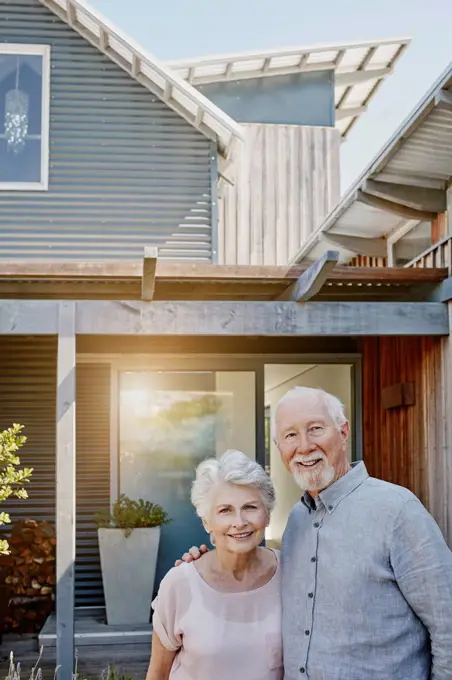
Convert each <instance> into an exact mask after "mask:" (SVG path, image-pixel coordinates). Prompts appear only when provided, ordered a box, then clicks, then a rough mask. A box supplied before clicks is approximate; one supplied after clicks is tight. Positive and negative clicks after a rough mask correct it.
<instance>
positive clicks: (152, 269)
mask: <svg viewBox="0 0 452 680" xmlns="http://www.w3.org/2000/svg"><path fill="white" fill-rule="evenodd" d="M156 255H157V254H156V253H155V252H153V251H152V250H148V251H147V252H146V256H145V258H144V261H143V262H129V263H127V262H122V263H111V262H99V263H86V262H80V263H74V262H71V263H66V262H60V263H58V262H54V263H51V264H40V265H38V264H34V263H30V262H26V263H25V262H16V263H5V264H0V295H1V297H2V300H1V301H0V342H1V343H2V348H3V350H4V351H2V356H3V359H2V362H3V366H4V367H5V370H9V371H11V365H12V364H11V361H8V360H7V359H8V357H9V358H10V359H11V358H12V357H16V359H15V361H16V362H18V363H20V364H21V366H22V371H23V372H22V374H21V377H20V380H17V381H16V386H17V384H19V383H20V384H21V385H22V387H21V388H17V394H19V396H20V394H24V389H23V385H24V384H25V385H27V380H28V385H30V384H31V385H32V386H33V389H35V390H36V393H37V394H38V397H37V398H36V399H35V400H34V401H33V404H34V406H33V407H32V409H35V410H34V411H33V414H34V415H33V418H34V420H33V418H31V420H30V435H32V431H33V429H32V428H33V427H34V426H35V427H37V424H38V421H39V420H40V419H41V422H40V425H42V413H43V412H39V410H38V409H37V405H38V404H40V406H41V408H43V404H44V402H45V403H46V404H47V406H46V409H45V414H46V415H45V417H46V418H49V414H51V412H52V409H54V410H56V424H55V421H53V426H52V427H53V434H54V441H52V439H51V436H52V427H51V426H50V421H49V427H48V430H47V431H48V432H49V433H50V434H49V439H48V441H46V442H45V443H43V450H44V449H45V455H46V456H47V458H46V466H47V467H46V471H42V470H41V471H40V470H39V469H38V466H39V461H38V460H37V459H36V460H35V463H34V467H35V468H36V472H37V473H38V474H39V475H41V477H42V475H44V476H45V479H44V480H43V484H42V485H41V490H42V489H44V488H47V489H50V486H51V484H52V475H54V479H55V483H54V491H55V514H54V519H55V520H56V527H57V554H56V557H57V562H56V575H57V589H56V615H55V620H54V623H53V621H52V620H49V622H48V624H47V631H46V629H45V628H44V629H43V631H42V633H41V637H42V639H41V641H42V642H43V643H44V644H48V649H47V650H46V652H45V653H46V654H48V655H50V656H49V658H50V657H51V656H52V654H53V653H55V656H56V662H57V663H58V664H59V665H61V670H60V676H61V677H63V678H64V679H65V678H69V677H71V674H72V670H73V659H74V649H75V647H77V648H78V649H79V653H80V656H81V657H82V656H86V658H89V657H90V656H91V658H95V657H96V654H97V655H98V656H97V659H100V658H101V657H102V659H107V658H110V659H111V660H114V659H113V648H114V647H115V653H116V652H117V650H118V649H119V647H118V646H117V645H118V644H119V639H120V638H121V639H120V644H121V645H122V644H126V643H127V640H128V642H129V643H130V644H129V646H128V650H129V651H128V652H127V655H129V656H130V655H131V657H130V658H132V657H133V655H134V653H136V654H137V657H136V661H137V663H139V664H141V666H140V669H141V670H140V671H137V672H139V673H141V672H142V669H143V668H145V664H146V663H147V660H148V655H149V647H148V640H149V637H150V627H149V628H148V629H146V630H143V631H126V630H122V631H113V630H111V629H109V627H108V626H106V625H105V623H104V622H103V618H102V617H103V614H102V610H101V609H99V603H101V602H100V600H99V601H98V606H97V609H96V610H91V611H88V610H86V609H85V611H83V610H82V609H81V608H79V609H77V610H75V604H76V598H77V597H78V598H79V607H80V603H82V606H83V598H84V597H86V598H87V599H88V600H89V597H88V595H87V593H88V594H89V593H90V592H91V594H92V592H94V591H96V592H98V593H100V590H99V581H98V580H97V583H93V582H90V579H89V578H87V579H85V580H84V579H83V570H86V571H87V572H89V574H90V578H91V576H92V573H93V572H92V560H93V559H96V557H95V554H94V552H93V550H94V551H95V546H94V543H95V532H94V530H93V528H92V525H91V524H90V522H91V521H92V517H91V515H92V512H93V509H94V506H95V505H96V504H98V505H99V504H100V505H102V504H105V503H106V504H109V503H110V502H111V500H112V499H114V498H115V497H117V494H118V492H119V489H120V470H119V453H120V451H119V448H118V418H119V415H120V414H119V411H118V400H119V398H120V394H121V382H120V375H121V374H122V373H126V374H129V375H130V374H134V373H136V372H142V371H148V372H149V371H150V372H152V373H153V374H157V373H160V375H161V374H162V373H165V372H172V373H174V372H178V373H180V372H182V371H183V372H184V373H191V374H192V375H191V376H190V379H193V380H198V381H199V380H200V377H199V374H200V373H202V374H203V375H204V378H203V379H205V380H214V384H215V385H216V386H217V388H218V385H219V382H218V381H221V380H224V376H226V375H228V376H229V378H230V376H231V374H234V375H240V379H241V382H240V381H239V382H240V386H237V385H239V383H237V384H236V385H235V386H234V385H232V386H231V382H230V381H229V384H228V387H227V390H228V391H229V392H232V393H237V394H240V395H241V397H242V402H241V403H242V404H243V403H244V400H245V394H246V392H245V391H244V389H245V387H246V385H248V386H249V389H250V391H249V396H247V397H246V399H247V400H252V402H253V409H252V410H251V411H250V413H249V414H248V415H249V418H248V419H247V422H248V424H249V427H248V428H247V427H244V426H243V423H242V424H241V426H240V431H241V436H242V437H246V438H247V440H248V442H249V448H250V449H252V453H253V455H255V456H256V459H257V460H259V462H261V463H262V464H263V465H266V464H268V463H269V459H267V458H266V455H267V452H268V445H267V438H268V432H267V429H266V428H267V427H268V418H266V407H268V403H267V397H266V392H267V391H268V389H269V388H268V385H267V387H266V381H267V382H268V381H269V380H270V378H269V377H268V376H269V375H270V373H271V371H270V368H271V367H275V366H283V367H285V369H284V370H285V375H286V377H287V376H289V378H290V379H291V378H292V377H293V375H294V374H293V373H290V374H289V373H288V371H289V367H292V366H295V365H298V366H303V367H304V366H310V367H318V366H327V367H329V372H330V373H331V371H332V368H333V367H336V366H337V367H342V368H343V369H344V370H345V368H344V367H348V368H347V370H348V371H349V375H350V383H349V388H350V389H349V391H350V414H351V420H352V426H353V436H352V450H351V456H352V457H353V458H355V459H359V458H361V457H363V458H364V460H365V462H366V464H367V466H368V469H369V472H370V473H371V474H375V475H376V476H380V477H383V478H385V479H389V480H390V481H394V482H396V483H400V484H404V485H406V486H409V487H410V488H412V490H413V491H414V492H415V493H417V494H418V496H419V497H420V498H421V499H422V500H423V502H424V503H426V504H427V506H429V504H430V503H431V501H432V499H433V497H435V502H434V503H433V505H432V507H433V508H435V507H436V505H435V504H436V503H437V504H438V508H439V503H440V502H439V501H438V500H437V499H438V493H439V492H440V485H444V484H447V480H446V481H445V480H444V479H439V475H438V472H437V470H438V462H440V461H441V460H442V458H444V456H445V455H446V450H447V449H446V448H445V442H446V437H447V436H448V432H449V430H448V428H449V427H450V416H449V415H448V412H447V408H446V402H445V398H446V397H445V395H446V392H447V389H448V383H447V375H448V373H447V368H446V367H445V365H444V363H443V358H444V357H443V354H442V353H441V346H442V343H443V342H444V341H445V339H447V338H448V335H449V332H450V328H449V317H448V308H447V305H446V304H444V301H443V300H444V292H443V293H441V295H442V297H440V298H439V297H438V291H444V290H445V286H444V281H445V280H446V279H447V271H446V270H444V269H419V270H417V269H394V268H391V269H384V268H379V269H365V268H349V267H339V266H337V264H336V263H337V254H335V253H331V252H329V253H327V254H326V256H324V257H323V258H322V259H321V260H319V261H318V262H316V263H314V264H313V265H311V266H310V267H309V268H306V267H304V266H301V265H297V266H294V267H243V266H234V267H229V266H225V267H223V266H214V265H198V264H185V263H184V264H177V263H168V262H163V263H160V262H157V257H156ZM7 347H9V350H8V352H9V353H8V352H7V351H6V349H5V348H7ZM33 352H34V356H35V358H36V362H38V363H33V362H32V361H31V354H32V353H33ZM17 357H21V358H22V361H20V360H18V359H17ZM27 357H28V358H27ZM11 360H12V359H11ZM27 361H28V363H27ZM39 362H41V364H43V363H47V364H48V366H49V373H48V374H47V375H48V376H49V377H48V379H45V380H41V379H40V378H39V376H38V377H36V376H37V372H36V366H37V365H38V364H39ZM8 366H9V368H8ZM269 367H270V368H269ZM17 370H18V371H19V369H17ZM272 370H273V374H274V372H275V371H274V368H273V369H272ZM341 370H342V369H341ZM206 374H208V375H207V376H206ZM212 374H215V375H214V376H213V378H212ZM246 374H249V381H248V379H247V378H245V375H246ZM300 374H301V371H300ZM314 375H315V376H316V377H315V379H316V380H317V381H320V380H321V378H320V375H321V374H320V372H319V371H318V372H317V373H315V374H314ZM338 375H342V373H340V371H338ZM196 376H198V377H196ZM178 379H179V378H178ZM242 379H243V380H242ZM215 381H216V382H215ZM9 383H10V384H9V385H8V386H6V387H5V386H4V387H3V397H2V400H3V403H6V402H7V401H8V399H9V401H11V394H12V391H13V390H14V389H15V388H14V387H12V386H11V385H12V384H13V383H14V380H13V379H12V378H11V377H10V380H9ZM223 384H224V383H223ZM281 384H282V383H281ZM408 385H411V387H408ZM314 386H322V387H324V384H320V383H319V384H318V385H314ZM126 387H127V386H126ZM325 388H326V389H328V386H327V385H325ZM209 389H211V388H210V387H209ZM221 389H222V390H224V389H226V388H224V387H222V388H221ZM331 389H332V391H333V388H331ZM21 390H22V392H21ZM410 390H411V399H409V398H408V396H407V395H408V394H409V393H410ZM413 393H414V397H413ZM8 395H9V397H8ZM94 402H95V404H96V408H97V411H95V413H94V416H95V423H94V425H93V423H92V419H93V403H94ZM16 403H17V402H16ZM239 403H240V402H239ZM239 410H240V409H239ZM6 413H11V417H13V413H12V411H11V410H10V411H6ZM76 414H77V415H76ZM14 417H15V418H16V419H17V420H19V421H20V414H19V415H17V417H16V416H14ZM234 417H238V415H237V412H236V413H235V416H234ZM90 420H91V424H90ZM33 423H34V425H33ZM87 433H88V434H89V435H90V436H95V441H94V443H93V442H92V441H88V439H89V437H88V436H87ZM93 450H95V451H96V456H93V455H92V451H93ZM270 456H271V453H270ZM52 457H54V463H55V468H52ZM81 461H83V465H81V464H80V462H81ZM270 463H272V461H271V460H270ZM433 463H435V464H434V465H433ZM27 464H28V463H27ZM275 465H276V463H275ZM444 465H445V463H444ZM444 469H445V468H444ZM271 474H272V475H273V474H277V470H276V468H274V471H273V470H271ZM90 485H91V487H93V486H94V487H95V494H93V491H92V488H91V490H89V487H90ZM42 493H43V498H42V507H43V509H45V512H47V514H48V516H49V519H51V518H52V515H53V509H52V508H53V500H52V497H51V493H49V495H48V496H45V493H44V491H42ZM43 511H44V510H43ZM446 515H447V512H446ZM446 515H443V516H441V517H437V519H438V521H440V524H441V525H442V529H443V531H445V533H446V536H447V537H448V539H449V541H450V540H451V538H452V536H451V535H450V533H449V534H448V532H450V527H451V524H450V523H449V522H448V517H447V516H446ZM77 531H78V535H77ZM83 541H85V543H83ZM76 546H77V553H78V554H77V555H76ZM80 551H82V552H80ZM81 556H82V557H83V559H82V560H80V557H81ZM76 558H77V559H76ZM77 560H78V561H77ZM77 564H78V567H76V565H77ZM77 568H78V570H79V571H78V575H77V574H76V569H77ZM100 587H101V584H100ZM96 589H97V590H96ZM77 593H78V594H77ZM90 597H91V596H90ZM99 597H100V595H99ZM90 601H91V602H92V601H93V600H90ZM85 604H86V603H85ZM75 611H76V612H77V614H76V615H75V616H74V612H75ZM52 626H54V628H53V629H52ZM96 631H97V633H96ZM116 634H117V636H116ZM46 635H49V638H48V639H47V640H46V638H45V636H46ZM96 635H98V637H97V639H96ZM102 635H105V636H106V637H104V639H103V641H101V640H102ZM83 636H85V637H83ZM99 636H100V637H99ZM121 636H122V637H121ZM134 636H135V637H134ZM137 636H138V637H137ZM140 636H141V637H140ZM146 636H147V637H146ZM138 638H139V639H138ZM111 640H114V641H116V642H115V644H113V645H111V644H109V643H110V641H111ZM52 641H54V642H56V647H53V642H52ZM87 642H89V644H86V643H87ZM84 643H85V644H84ZM5 644H7V641H6V640H5ZM36 646H37V643H36ZM100 647H102V648H103V651H102V654H101V655H100V656H99V649H97V651H96V648H100ZM107 647H110V649H107ZM52 649H54V650H55V651H54V652H52ZM110 654H112V656H109V655H110ZM103 663H104V662H103ZM125 670H127V669H125ZM99 672H100V668H99ZM129 672H130V671H129Z"/></svg>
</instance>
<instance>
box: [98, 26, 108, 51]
mask: <svg viewBox="0 0 452 680" xmlns="http://www.w3.org/2000/svg"><path fill="white" fill-rule="evenodd" d="M99 49H100V51H101V52H106V51H107V50H108V33H107V31H106V30H105V28H102V27H101V28H100V30H99Z"/></svg>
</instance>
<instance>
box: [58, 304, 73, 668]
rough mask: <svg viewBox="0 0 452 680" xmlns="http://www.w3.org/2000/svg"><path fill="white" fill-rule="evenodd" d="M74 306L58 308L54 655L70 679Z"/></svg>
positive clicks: (71, 633)
mask: <svg viewBox="0 0 452 680" xmlns="http://www.w3.org/2000/svg"><path fill="white" fill-rule="evenodd" d="M75 305H76V303H75V302H70V301H68V302H60V304H59V311H58V367H57V377H58V385H57V423H56V480H57V481H56V530H57V551H56V558H57V559H56V576H57V590H56V619H57V641H56V656H57V665H58V666H59V671H58V678H59V679H60V680H72V677H73V672H74V562H75V361H76V354H75Z"/></svg>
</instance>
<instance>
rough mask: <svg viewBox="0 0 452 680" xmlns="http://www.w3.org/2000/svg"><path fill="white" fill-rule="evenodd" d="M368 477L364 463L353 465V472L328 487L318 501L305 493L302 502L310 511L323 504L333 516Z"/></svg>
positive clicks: (318, 497)
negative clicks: (346, 498)
mask: <svg viewBox="0 0 452 680" xmlns="http://www.w3.org/2000/svg"><path fill="white" fill-rule="evenodd" d="M368 477H369V474H368V472H367V470H366V466H365V465H364V463H363V462H362V461H358V462H356V463H352V466H351V470H349V471H348V472H347V473H346V474H345V475H344V476H343V477H341V478H340V479H338V480H337V482H334V484H331V486H328V487H327V488H326V489H324V490H323V491H321V492H320V493H319V495H318V496H317V498H316V499H314V498H312V496H311V495H310V494H309V493H308V492H307V491H305V493H304V495H303V496H302V498H301V502H302V503H303V504H304V505H305V506H306V507H307V508H308V510H317V509H318V508H319V505H320V504H321V505H323V506H324V507H325V508H326V510H327V511H328V512H329V513H330V514H331V513H333V512H334V510H335V509H336V507H337V506H338V505H339V503H340V502H341V501H342V500H343V499H344V498H345V497H346V496H348V495H349V494H351V493H352V491H354V490H355V489H356V488H357V487H358V486H359V485H360V484H362V483H363V482H364V480H365V479H367V478H368Z"/></svg>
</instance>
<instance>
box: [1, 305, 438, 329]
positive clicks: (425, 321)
mask: <svg viewBox="0 0 452 680" xmlns="http://www.w3.org/2000/svg"><path fill="white" fill-rule="evenodd" d="M58 305H59V303H58V302H50V301H41V300H36V301H30V300H25V301H24V300H8V301H4V300H2V301H0V334H6V335H10V334H13V335H21V334H28V335H39V334H49V333H55V332H57V329H58V324H55V323H54V316H55V315H56V313H57V311H58ZM75 308H76V322H75V329H76V333H77V334H79V335H104V336H107V335H129V336H130V335H137V336H161V335H165V336H168V335H174V336H178V335H184V336H185V335H190V336H286V337H287V336H295V337H296V336H304V337H320V336H368V335H448V334H449V320H448V309H447V305H445V304H443V303H441V302H401V303H398V302H307V303H306V304H304V305H300V304H298V303H295V302H279V301H277V302H275V301H265V302H256V301H251V302H248V301H247V302H231V301H225V302H223V301H221V302H219V301H210V302H195V301H174V302H156V301H154V302H142V301H124V300H121V301H111V300H108V301H99V300H84V301H78V302H76V303H75Z"/></svg>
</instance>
